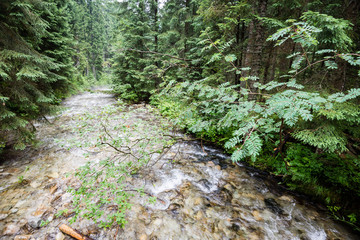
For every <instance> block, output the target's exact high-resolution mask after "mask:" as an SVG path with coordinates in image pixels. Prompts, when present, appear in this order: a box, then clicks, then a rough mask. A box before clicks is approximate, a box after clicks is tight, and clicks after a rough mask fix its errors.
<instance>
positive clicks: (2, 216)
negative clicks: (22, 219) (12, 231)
mask: <svg viewBox="0 0 360 240" xmlns="http://www.w3.org/2000/svg"><path fill="white" fill-rule="evenodd" d="M8 216H9V214H5V213H4V214H0V221H1V220H4V219H5V218H7V217H8Z"/></svg>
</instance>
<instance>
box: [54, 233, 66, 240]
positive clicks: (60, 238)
mask: <svg viewBox="0 0 360 240" xmlns="http://www.w3.org/2000/svg"><path fill="white" fill-rule="evenodd" d="M64 239H65V235H64V234H62V233H61V232H58V234H56V237H55V240H64Z"/></svg>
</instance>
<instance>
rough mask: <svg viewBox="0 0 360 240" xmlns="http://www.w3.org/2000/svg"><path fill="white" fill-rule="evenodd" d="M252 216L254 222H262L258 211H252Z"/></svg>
mask: <svg viewBox="0 0 360 240" xmlns="http://www.w3.org/2000/svg"><path fill="white" fill-rule="evenodd" d="M252 215H253V216H254V219H255V220H256V221H263V220H264V219H263V218H262V217H260V213H259V211H257V210H254V211H253V212H252Z"/></svg>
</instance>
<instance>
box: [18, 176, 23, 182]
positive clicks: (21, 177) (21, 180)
mask: <svg viewBox="0 0 360 240" xmlns="http://www.w3.org/2000/svg"><path fill="white" fill-rule="evenodd" d="M18 179H19V180H18V183H19V184H21V183H23V182H24V176H23V175H21V176H18Z"/></svg>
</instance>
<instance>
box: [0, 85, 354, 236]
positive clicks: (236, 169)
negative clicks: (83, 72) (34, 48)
mask: <svg viewBox="0 0 360 240" xmlns="http://www.w3.org/2000/svg"><path fill="white" fill-rule="evenodd" d="M108 90H109V89H105V88H97V89H95V91H94V92H91V93H90V92H86V93H82V94H79V95H75V96H73V97H71V98H69V99H67V100H66V101H64V103H63V106H64V107H65V109H66V110H65V111H64V112H63V113H62V114H60V115H59V116H55V117H51V118H49V120H50V121H51V122H52V124H48V123H45V122H38V123H37V124H36V127H37V129H38V132H37V137H38V139H39V140H41V142H40V143H39V144H38V146H37V147H35V148H28V149H26V150H25V151H23V152H20V153H18V152H12V153H8V154H7V155H6V156H4V159H3V160H2V162H1V165H0V239H14V237H15V236H17V239H57V240H61V239H71V238H70V237H68V236H65V235H63V234H62V233H60V231H59V230H58V225H59V224H60V223H67V218H68V217H71V213H69V215H68V216H63V217H60V218H56V217H55V214H56V213H57V212H58V211H59V210H62V209H65V208H71V196H70V194H69V193H67V192H66V189H67V188H68V186H70V185H71V184H74V179H72V178H71V177H66V176H65V174H66V173H67V172H71V171H73V170H74V169H76V168H78V167H80V166H82V165H84V164H85V163H86V162H87V161H93V162H96V161H99V160H101V159H105V158H106V157H111V156H112V155H114V154H115V152H114V151H112V150H111V149H107V148H103V149H101V150H100V149H97V148H94V147H75V148H74V147H73V148H69V147H68V146H67V144H66V143H67V142H68V141H70V140H72V139H74V138H75V137H76V136H75V135H76V134H75V133H74V132H73V131H72V130H71V129H73V128H74V127H76V126H81V122H80V121H81V120H79V116H81V115H83V114H85V113H87V112H90V113H91V112H96V111H100V110H101V109H103V108H105V107H107V106H112V105H114V104H115V103H116V101H115V100H114V98H113V96H112V95H111V94H109V93H107V92H108ZM128 111H129V112H130V114H131V117H130V118H127V119H126V120H123V121H122V122H120V121H118V122H116V121H117V120H115V119H116V118H114V120H113V124H118V125H120V124H132V123H133V122H136V121H142V122H145V124H150V125H151V124H154V122H153V120H154V116H153V113H152V112H151V111H149V108H148V107H146V106H145V105H143V104H142V105H134V106H132V107H130V109H129V110H128ZM119 114H121V113H119ZM134 135H141V132H138V133H134ZM83 141H87V139H86V138H85V139H83ZM89 141H90V140H89ZM19 179H23V181H22V182H21V183H20V181H19ZM131 184H132V185H134V186H139V185H143V186H144V189H145V191H146V192H148V193H150V194H152V195H154V196H156V197H157V198H158V199H159V200H158V201H157V202H156V203H155V204H152V205H149V204H148V202H147V199H146V198H144V197H140V196H134V197H133V198H132V199H131V203H132V204H133V207H132V210H131V211H129V212H128V213H127V220H128V224H127V225H126V226H125V228H124V229H119V228H117V227H116V226H115V227H114V228H112V229H110V230H102V229H99V228H97V227H96V225H95V224H93V223H92V222H91V221H89V220H85V219H82V220H80V221H79V222H77V223H75V224H73V225H72V227H73V228H75V229H77V230H78V231H79V232H81V233H82V234H84V235H87V236H89V237H91V238H93V239H141V240H145V239H154V240H155V239H164V240H165V239H199V240H200V239H201V240H203V239H284V240H285V239H303V240H307V239H311V240H322V239H324V240H326V239H359V236H356V235H354V234H353V233H352V232H351V231H350V230H348V229H347V228H345V227H344V226H343V225H341V224H339V223H336V222H334V221H333V220H331V219H330V217H329V216H328V215H326V211H325V209H323V208H321V207H319V206H314V205H313V204H312V203H311V202H308V201H307V200H306V199H302V198H301V197H295V196H293V195H292V194H290V193H289V192H286V191H285V190H282V189H280V188H279V187H278V186H277V185H276V183H275V182H274V181H273V180H272V179H271V178H269V177H268V176H266V175H265V174H262V173H260V172H257V171H255V170H252V169H251V168H249V167H246V166H245V165H241V164H239V165H234V164H232V163H231V162H230V161H229V156H227V155H226V154H224V153H223V152H222V151H220V150H218V149H215V148H212V147H210V146H203V147H202V146H201V145H200V144H199V143H197V142H181V143H177V144H175V145H174V146H172V148H171V149H170V151H169V152H167V154H166V155H165V156H164V158H162V159H161V160H160V161H159V162H157V163H156V164H155V165H154V166H153V167H152V168H151V169H150V170H147V171H146V174H142V173H140V174H139V175H137V176H136V177H135V178H133V179H132V180H131ZM41 221H46V222H47V223H48V224H47V225H46V226H44V227H40V223H41ZM20 236H21V237H22V238H20Z"/></svg>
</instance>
